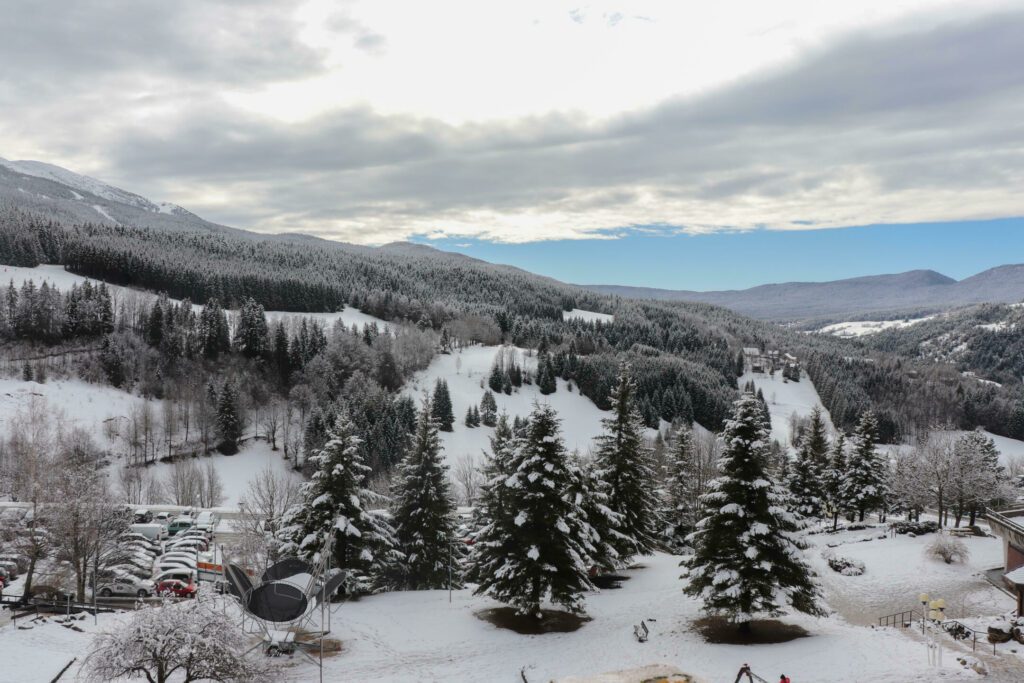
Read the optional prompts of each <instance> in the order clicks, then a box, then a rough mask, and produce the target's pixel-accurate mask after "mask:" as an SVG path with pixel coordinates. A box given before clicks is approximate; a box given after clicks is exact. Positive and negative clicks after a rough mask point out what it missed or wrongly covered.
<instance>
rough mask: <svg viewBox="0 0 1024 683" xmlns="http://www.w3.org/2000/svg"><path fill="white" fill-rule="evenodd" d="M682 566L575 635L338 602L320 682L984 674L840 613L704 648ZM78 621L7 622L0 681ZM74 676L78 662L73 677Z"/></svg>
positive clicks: (462, 611)
mask: <svg viewBox="0 0 1024 683" xmlns="http://www.w3.org/2000/svg"><path fill="white" fill-rule="evenodd" d="M865 545H867V544H865ZM677 563H678V558H675V557H673V556H670V555H663V554H659V555H655V556H653V557H650V558H645V559H644V562H643V563H642V566H641V567H639V568H636V569H632V570H629V571H627V572H626V574H627V575H628V576H629V577H630V578H629V580H627V581H624V582H623V584H622V588H620V589H617V590H605V591H601V592H599V593H594V594H591V595H589V596H587V612H588V613H589V615H590V616H591V617H592V618H593V621H590V622H588V623H586V624H584V626H583V627H582V628H581V629H580V630H578V631H576V632H575V633H565V634H547V635H540V636H525V635H518V634H516V633H513V632H511V631H507V630H502V629H498V628H496V627H494V626H492V625H490V624H488V623H486V622H483V621H481V620H480V619H478V618H477V617H476V616H475V613H476V612H478V611H480V610H482V609H486V608H489V607H493V606H495V604H496V603H493V602H492V601H490V600H489V599H486V598H478V597H473V596H472V595H471V594H470V591H468V590H460V591H455V592H454V599H453V602H452V603H451V604H449V603H448V594H447V592H445V591H420V592H406V593H387V594H382V595H377V596H372V597H366V598H363V599H361V600H359V601H357V602H353V603H346V604H342V605H340V606H336V607H335V612H334V614H333V617H332V626H333V632H332V636H333V637H335V638H338V639H340V640H341V641H342V652H341V653H340V654H338V655H336V656H333V657H330V658H327V659H325V660H324V680H330V681H359V682H360V683H374V682H385V681H452V682H456V681H457V682H462V681H509V682H512V681H519V680H522V679H521V678H520V670H521V669H524V668H525V670H524V673H525V674H526V676H527V679H528V680H529V681H532V682H538V681H550V680H552V679H554V678H561V677H565V676H586V675H593V674H597V673H601V672H607V671H614V670H618V669H623V668H632V667H638V666H643V665H648V664H654V663H663V664H669V665H672V666H676V667H678V668H679V669H681V670H683V671H686V672H689V673H693V674H696V675H698V676H701V677H702V678H703V679H704V680H705V681H707V683H719V682H730V683H731V681H732V680H733V677H734V676H735V674H736V670H737V669H738V668H739V667H740V665H741V664H743V663H744V662H748V663H749V664H750V666H751V668H752V669H753V670H754V672H755V673H758V674H760V675H762V676H765V677H766V678H767V679H768V680H769V681H774V680H777V677H778V675H779V674H780V673H785V674H786V675H788V676H790V677H791V678H792V679H793V681H796V682H797V683H803V682H808V683H810V682H814V683H847V682H848V683H918V682H924V681H934V680H937V679H938V678H941V679H942V680H972V679H977V674H974V673H973V672H967V671H963V670H961V669H960V668H959V667H958V666H957V665H956V663H955V662H954V661H953V658H952V657H947V658H946V660H945V663H946V666H945V668H944V669H943V670H942V671H941V673H940V672H936V671H934V670H930V669H928V667H927V661H926V658H925V652H924V648H923V646H922V645H921V644H920V643H919V642H917V641H916V640H915V639H913V638H911V637H908V636H907V635H904V634H901V633H898V632H896V631H892V630H886V629H871V628H866V627H861V626H854V625H851V624H849V623H847V622H846V621H845V620H844V619H842V618H841V617H839V616H832V617H828V618H823V619H814V618H807V617H785V618H784V621H786V622H787V623H794V624H798V625H801V626H803V627H804V628H806V629H807V630H808V631H809V632H810V636H809V637H807V638H803V639H797V640H794V641H791V642H789V643H783V644H778V645H752V646H737V645H710V644H707V643H705V642H704V641H703V640H702V639H701V638H700V636H699V635H698V634H697V633H695V632H694V630H693V627H692V621H693V620H694V619H696V618H698V617H699V616H700V614H699V611H698V605H697V603H696V602H695V601H694V600H692V599H691V598H688V597H686V596H684V595H683V593H682V591H681V587H682V582H681V581H679V580H678V574H679V570H678V567H677ZM914 569H916V567H908V568H907V571H908V572H910V571H913V570H914ZM869 571H870V570H869ZM916 590H917V589H915V595H916ZM908 599H912V597H911V596H908ZM119 618H123V617H118V616H111V615H102V617H101V622H100V625H99V627H98V628H99V629H102V628H109V627H110V626H111V625H113V624H114V623H116V621H117V620H118V619H119ZM641 619H644V620H647V623H648V626H649V628H650V629H651V636H650V640H649V641H648V642H647V643H644V644H639V643H637V642H636V640H635V639H634V637H633V624H636V623H639V621H640V620H641ZM80 624H81V626H82V628H83V629H84V630H85V632H84V633H76V632H73V631H69V630H66V629H64V628H62V627H60V626H59V625H57V624H54V623H48V624H45V625H42V626H38V627H36V628H34V629H32V630H27V631H21V630H15V629H13V628H12V627H10V626H7V627H5V628H3V629H2V630H0V662H3V664H4V666H3V667H2V668H0V681H4V682H5V683H6V681H8V680H10V681H12V682H13V681H19V682H24V683H34V682H35V681H49V680H51V679H52V678H53V676H54V675H56V672H57V671H59V670H60V668H62V667H63V666H64V665H65V664H66V663H67V662H68V661H70V659H71V658H72V657H75V656H81V655H83V654H84V653H86V652H87V651H88V647H89V641H90V639H91V636H92V634H93V633H95V631H96V630H97V627H95V626H93V624H92V619H91V618H88V619H85V620H83V621H82V622H80ZM283 661H284V663H285V669H284V671H283V672H282V676H280V680H282V681H285V680H292V681H311V680H317V679H318V671H317V669H316V667H315V666H313V665H311V664H310V663H308V662H306V661H305V660H303V659H301V658H300V657H295V658H293V659H291V660H283ZM74 672H75V668H74V667H72V670H71V672H70V673H74ZM5 675H6V676H14V678H4V676H5ZM69 680H74V677H73V676H71V677H70V678H69ZM988 680H992V681H997V680H1002V679H998V678H994V677H990V678H989V679H988ZM1006 680H1012V679H1006ZM1018 680H1019V679H1018Z"/></svg>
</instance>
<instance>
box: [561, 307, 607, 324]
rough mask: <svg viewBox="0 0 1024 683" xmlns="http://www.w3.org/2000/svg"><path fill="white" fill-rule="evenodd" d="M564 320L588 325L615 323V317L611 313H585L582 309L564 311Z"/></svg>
mask: <svg viewBox="0 0 1024 683" xmlns="http://www.w3.org/2000/svg"><path fill="white" fill-rule="evenodd" d="M562 320H583V321H584V322H588V323H593V322H599V323H612V322H615V316H614V315H612V314H611V313H598V312H596V311H585V310H583V309H582V308H574V309H572V310H571V311H562Z"/></svg>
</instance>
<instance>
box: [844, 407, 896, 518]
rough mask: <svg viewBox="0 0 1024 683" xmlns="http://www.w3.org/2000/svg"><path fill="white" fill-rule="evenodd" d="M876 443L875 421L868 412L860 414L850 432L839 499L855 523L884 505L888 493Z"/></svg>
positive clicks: (884, 466)
mask: <svg viewBox="0 0 1024 683" xmlns="http://www.w3.org/2000/svg"><path fill="white" fill-rule="evenodd" d="M877 442H878V420H877V419H876V418H875V414H874V412H872V411H870V410H868V411H866V412H865V413H864V414H863V415H861V418H860V422H858V423H857V429H856V430H854V433H853V450H852V451H851V452H850V453H849V454H848V455H847V458H846V476H845V477H844V479H843V496H844V497H845V498H846V500H847V502H848V503H849V505H850V507H851V508H852V510H855V511H856V512H857V515H858V519H859V521H861V522H863V521H864V515H865V514H866V513H868V512H870V511H871V510H877V509H879V508H882V507H884V506H885V502H886V498H887V494H888V480H889V468H888V466H887V465H886V462H885V460H883V459H882V458H881V457H880V456H879V455H878V454H877V453H876V452H875V444H876V443H877Z"/></svg>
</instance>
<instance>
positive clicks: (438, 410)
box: [430, 378, 455, 432]
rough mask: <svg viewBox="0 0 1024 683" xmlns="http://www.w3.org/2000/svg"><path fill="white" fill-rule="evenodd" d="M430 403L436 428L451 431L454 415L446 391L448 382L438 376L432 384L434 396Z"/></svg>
mask: <svg viewBox="0 0 1024 683" xmlns="http://www.w3.org/2000/svg"><path fill="white" fill-rule="evenodd" d="M430 404H431V406H432V407H431V410H432V411H433V416H434V419H435V420H437V426H438V429H440V430H441V431H442V432H450V431H452V425H453V424H455V415H454V413H452V396H451V394H450V393H449V392H448V382H446V381H445V380H443V379H441V378H438V380H437V382H436V383H435V384H434V397H433V399H432V400H431V402H430Z"/></svg>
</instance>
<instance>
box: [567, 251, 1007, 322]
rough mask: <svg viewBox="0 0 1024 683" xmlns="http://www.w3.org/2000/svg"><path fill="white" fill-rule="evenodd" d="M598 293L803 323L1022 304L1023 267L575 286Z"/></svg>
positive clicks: (763, 318)
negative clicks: (672, 285)
mask: <svg viewBox="0 0 1024 683" xmlns="http://www.w3.org/2000/svg"><path fill="white" fill-rule="evenodd" d="M581 286H582V287H584V288H586V289H589V290H591V291H595V292H601V293H604V294H616V295H618V296H623V297H629V298H636V299H657V300H660V301H695V302H700V303H708V304H714V305H716V306H723V307H725V308H729V309H731V310H733V311H735V312H737V313H741V314H743V315H748V316H750V317H753V318H760V319H762V320H780V321H782V320H807V319H813V318H826V317H842V316H849V315H860V314H864V313H886V312H894V313H895V312H899V311H907V310H913V309H923V308H930V309H937V310H941V309H947V308H953V307H956V306H964V305H968V304H980V303H1016V302H1019V301H1021V300H1024V264H1017V265H1005V266H998V267H996V268H990V269H989V270H986V271H984V272H981V273H978V274H977V275H973V276H971V277H969V278H965V279H963V280H959V281H957V280H954V279H953V278H951V277H948V276H946V275H943V274H942V273H937V272H935V271H934V270H911V271H907V272H905V273H896V274H892V275H868V276H864V277H855V278H849V279H845V280H833V281H830V282H785V283H779V284H770V285H759V286H757V287H751V288H750V289H741V290H727V291H713V292H694V291H686V290H671V289H655V288H650V287H629V286H623V285H581Z"/></svg>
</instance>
